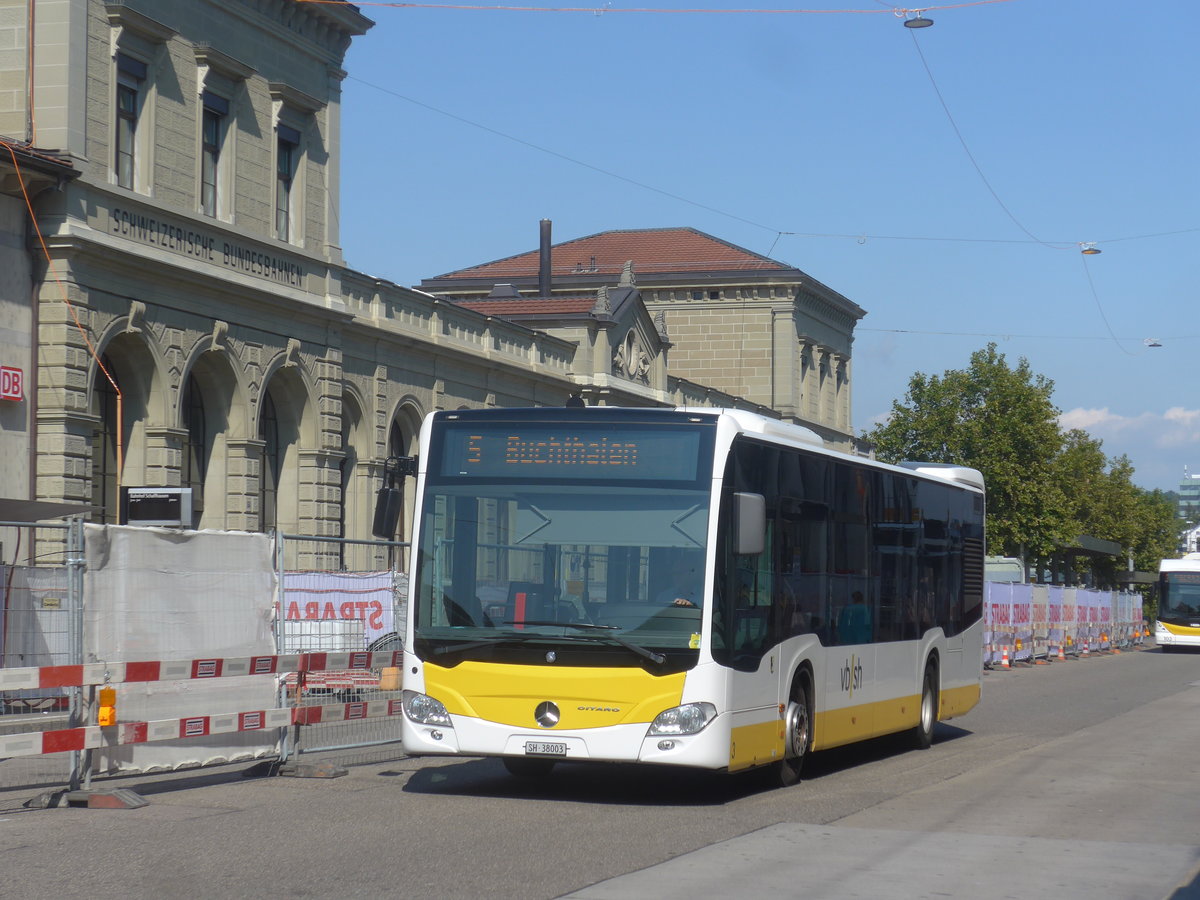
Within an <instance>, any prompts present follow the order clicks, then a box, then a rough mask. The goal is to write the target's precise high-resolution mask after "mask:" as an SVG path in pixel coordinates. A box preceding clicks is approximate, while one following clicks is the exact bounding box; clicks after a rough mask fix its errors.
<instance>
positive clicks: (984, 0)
mask: <svg viewBox="0 0 1200 900" xmlns="http://www.w3.org/2000/svg"><path fill="white" fill-rule="evenodd" d="M297 2H299V3H311V4H326V5H334V4H337V5H345V0H297ZM1012 2H1014V0H967V2H964V3H948V4H942V5H939V6H922V7H920V8H919V9H916V8H914V9H904V8H900V7H890V8H888V9H765V8H761V7H760V8H748V7H746V8H742V7H732V8H723V9H718V8H703V7H688V8H672V7H647V6H640V7H624V8H622V7H614V6H611V5H605V6H514V5H505V4H482V3H400V2H384V0H376V2H371V0H366V2H360V0H355V2H354V5H355V6H370V7H390V8H392V9H447V10H463V11H472V12H549V13H581V12H585V13H591V14H593V15H599V14H601V13H608V12H627V13H668V14H670V13H674V14H683V15H703V14H715V15H730V14H746V15H877V14H879V13H883V12H893V13H894V14H897V15H902V14H907V13H925V12H938V11H940V10H946V9H965V8H966V7H970V6H988V5H990V4H993V3H1012Z"/></svg>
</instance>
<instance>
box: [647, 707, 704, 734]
mask: <svg viewBox="0 0 1200 900" xmlns="http://www.w3.org/2000/svg"><path fill="white" fill-rule="evenodd" d="M716 717H717V708H716V707H715V706H713V705H712V704H711V703H685V704H683V706H675V707H672V708H671V709H664V710H663V711H662V712H660V713H659V714H658V715H657V716H655V718H654V721H653V722H651V723H650V730H649V731H648V732H646V733H647V735H658V734H696V733H697V732H699V731H703V730H704V729H705V728H706V727H707V726H708V723H709V722H711V721H712V720H713V719H715V718H716Z"/></svg>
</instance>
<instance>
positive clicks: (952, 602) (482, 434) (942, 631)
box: [402, 407, 984, 784]
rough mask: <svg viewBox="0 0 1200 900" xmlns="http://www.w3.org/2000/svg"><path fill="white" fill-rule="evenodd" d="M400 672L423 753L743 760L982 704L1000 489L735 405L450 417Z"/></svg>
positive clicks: (426, 470)
mask: <svg viewBox="0 0 1200 900" xmlns="http://www.w3.org/2000/svg"><path fill="white" fill-rule="evenodd" d="M420 448H421V449H420V457H419V465H418V471H417V475H418V482H417V496H418V500H417V506H416V509H415V519H414V533H413V542H414V547H415V548H416V552H415V554H414V571H413V573H412V578H411V594H410V601H409V615H408V626H407V634H406V648H407V652H406V655H405V669H404V688H405V690H404V692H403V697H404V701H403V703H404V716H403V717H402V722H403V725H402V728H403V741H404V748H405V751H406V752H407V753H410V754H412V755H414V756H423V755H433V754H454V755H463V756H495V757H501V758H502V759H503V760H504V763H505V765H506V766H507V767H508V769H509V770H510V771H511V772H513V773H514V774H522V775H538V774H544V773H546V772H548V771H549V770H550V769H551V768H552V767H553V765H554V764H555V763H556V762H559V761H580V760H593V761H612V762H640V763H651V764H661V765H676V766H691V767H698V768H702V769H711V770H727V771H730V772H734V771H739V770H743V769H749V768H751V767H755V766H765V765H774V766H775V767H776V769H777V771H778V774H779V777H780V779H781V781H782V782H783V783H785V784H790V783H793V782H795V781H796V780H797V779H798V778H799V772H800V767H801V763H802V762H803V760H804V758H805V756H806V754H807V753H809V752H810V751H812V750H821V749H825V748H829V747H836V746H839V745H844V744H848V743H851V742H854V741H859V740H863V739H866V738H870V737H874V736H877V735H882V734H888V733H892V732H902V731H910V732H911V734H912V736H913V738H914V741H915V743H916V745H917V746H920V747H927V746H929V744H930V742H931V740H932V738H933V729H934V723H935V722H936V721H937V720H938V719H947V718H950V717H951V716H957V715H960V714H962V713H965V712H966V711H967V710H969V709H970V708H971V707H973V706H974V705H975V704H976V702H977V701H978V699H979V694H980V686H981V678H982V634H983V626H982V621H981V612H982V604H983V546H984V543H983V542H984V533H983V522H984V485H983V479H982V477H981V476H980V475H979V473H978V472H976V471H975V470H973V469H967V468H961V467H955V466H944V465H934V464H929V465H926V464H911V465H909V464H906V465H905V466H889V465H884V464H882V463H878V462H875V461H872V460H868V459H865V458H861V457H857V456H850V455H846V454H844V453H839V452H836V451H833V450H830V449H828V448H826V447H824V446H823V444H822V442H821V440H820V438H819V437H818V436H817V435H816V434H814V433H813V432H811V431H810V430H808V429H805V428H801V427H797V426H794V425H788V424H783V423H780V422H777V421H774V420H771V419H767V418H763V417H761V416H758V415H754V414H751V413H746V412H741V411H732V410H711V409H708V410H700V409H679V410H654V409H625V408H612V407H594V408H583V409H570V408H568V409H510V410H503V409H489V410H475V411H470V410H462V411H458V412H438V413H433V414H431V415H430V416H429V417H427V418H426V420H425V422H424V424H423V427H422V431H421V440H420Z"/></svg>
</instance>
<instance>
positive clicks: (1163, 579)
mask: <svg viewBox="0 0 1200 900" xmlns="http://www.w3.org/2000/svg"><path fill="white" fill-rule="evenodd" d="M1158 592H1159V593H1158V618H1159V619H1160V620H1162V621H1163V622H1170V623H1172V624H1180V625H1188V624H1191V623H1192V622H1197V621H1200V572H1163V573H1162V574H1161V575H1160V576H1159V579H1158Z"/></svg>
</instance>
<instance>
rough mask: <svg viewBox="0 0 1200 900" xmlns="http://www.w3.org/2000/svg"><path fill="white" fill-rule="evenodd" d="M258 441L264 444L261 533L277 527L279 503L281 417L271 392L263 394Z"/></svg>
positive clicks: (261, 467)
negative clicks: (277, 413) (276, 409)
mask: <svg viewBox="0 0 1200 900" xmlns="http://www.w3.org/2000/svg"><path fill="white" fill-rule="evenodd" d="M258 439H259V440H260V441H262V442H263V448H262V465H261V466H260V474H259V478H258V508H259V513H258V523H259V529H260V530H261V531H270V530H271V529H273V528H274V527H275V525H276V514H277V511H278V503H279V471H280V463H281V462H282V460H281V458H280V447H279V417H278V416H277V415H276V413H275V402H274V401H273V400H272V399H271V394H270V392H269V391H268V392H266V393H264V394H263V403H262V415H260V416H259V418H258Z"/></svg>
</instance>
